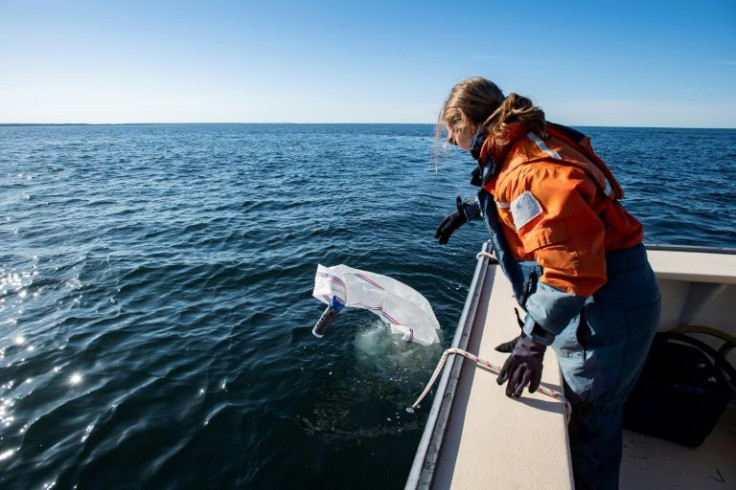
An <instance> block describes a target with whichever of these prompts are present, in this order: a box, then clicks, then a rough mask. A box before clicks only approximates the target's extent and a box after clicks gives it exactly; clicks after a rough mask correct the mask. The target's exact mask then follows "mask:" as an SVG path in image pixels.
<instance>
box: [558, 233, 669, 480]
mask: <svg viewBox="0 0 736 490" xmlns="http://www.w3.org/2000/svg"><path fill="white" fill-rule="evenodd" d="M606 264H607V273H608V281H607V282H606V284H605V285H604V286H603V287H602V288H601V289H600V290H598V291H597V292H596V293H595V294H594V295H593V297H592V298H591V299H590V300H588V301H587V302H586V304H585V306H584V308H583V311H582V312H581V314H580V315H579V316H577V317H575V318H573V320H572V321H571V322H570V323H569V324H568V326H567V327H566V328H565V329H564V330H563V331H562V332H561V333H560V334H559V335H558V336H557V338H556V339H555V342H554V343H553V344H552V348H553V349H554V350H555V352H557V355H558V358H559V362H560V368H561V369H562V375H563V378H564V381H565V394H566V396H567V398H568V399H569V401H570V403H571V404H572V419H571V421H570V425H569V427H568V432H569V437H570V451H571V456H572V463H573V475H574V478H575V486H576V488H578V489H585V488H596V489H597V488H605V489H609V488H610V489H617V488H618V481H619V466H620V464H621V451H622V431H623V429H622V425H621V424H622V422H621V419H622V411H623V404H624V402H625V401H626V397H627V396H628V395H629V394H630V393H631V390H632V389H633V387H634V384H635V383H636V381H637V379H638V377H639V374H640V373H641V370H642V367H643V366H644V361H645V359H646V356H647V353H648V351H649V346H650V345H651V343H652V339H653V338H654V333H655V331H656V328H657V324H658V323H659V312H660V293H659V288H658V286H657V282H656V279H655V277H654V273H653V272H652V269H651V267H650V266H649V262H648V260H647V255H646V250H645V248H644V246H643V245H638V246H635V247H632V248H629V249H625V250H620V251H615V252H611V253H609V254H607V255H606Z"/></svg>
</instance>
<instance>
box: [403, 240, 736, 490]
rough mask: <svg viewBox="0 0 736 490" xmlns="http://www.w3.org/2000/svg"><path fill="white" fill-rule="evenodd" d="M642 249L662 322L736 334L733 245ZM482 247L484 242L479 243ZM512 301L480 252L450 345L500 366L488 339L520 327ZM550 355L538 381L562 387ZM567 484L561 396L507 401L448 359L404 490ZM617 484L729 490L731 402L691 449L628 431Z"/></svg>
mask: <svg viewBox="0 0 736 490" xmlns="http://www.w3.org/2000/svg"><path fill="white" fill-rule="evenodd" d="M647 248H648V254H649V258H650V262H651V264H652V267H653V269H654V271H655V274H656V275H657V279H658V282H659V285H660V289H661V290H662V298H663V308H662V318H661V321H660V326H659V329H660V330H670V329H672V328H674V327H678V326H682V325H698V326H707V327H711V328H715V329H718V330H720V331H722V332H725V333H726V334H728V335H731V336H733V335H736V323H735V322H734V318H736V315H735V314H734V313H736V310H735V309H734V307H733V305H736V251H734V250H722V249H706V248H700V247H697V248H696V247H656V246H651V247H647ZM488 249H489V245H488V244H487V243H486V244H485V245H484V247H483V251H485V252H488V251H489V250H488ZM515 306H516V303H515V301H514V299H513V295H512V292H511V286H510V284H509V283H508V280H507V279H506V278H505V276H504V275H503V273H502V272H501V270H500V268H499V267H498V265H497V264H495V261H494V260H493V259H489V258H488V256H487V255H481V256H479V258H478V262H477V264H476V269H475V274H474V277H473V281H472V283H471V286H470V291H469V293H468V298H467V300H466V302H465V307H464V309H463V313H462V315H461V318H460V321H459V322H458V326H457V330H456V332H455V336H454V339H453V343H452V347H457V348H460V349H465V350H468V351H469V352H471V353H473V354H477V355H478V356H479V357H481V358H483V359H487V360H488V361H490V362H491V363H493V364H496V365H502V364H503V361H504V359H505V357H506V354H501V353H499V352H496V351H495V350H494V347H495V346H496V345H497V344H499V343H501V342H505V341H507V340H510V339H512V338H513V337H515V336H516V335H518V332H519V327H518V325H517V321H516V317H515V315H514V310H513V309H514V307H515ZM701 340H704V341H706V342H709V343H711V342H712V339H710V338H709V339H706V338H705V337H702V338H701ZM716 345H717V344H716ZM550 354H551V351H550V353H548V355H547V356H546V357H545V365H544V373H543V379H542V383H543V385H545V386H547V387H549V388H552V389H555V390H558V391H563V390H562V378H561V374H560V371H559V367H558V364H557V359H556V357H555V356H554V355H550ZM731 361H732V363H733V353H732V356H731ZM573 487H574V484H573V481H572V471H571V462H570V455H569V445H568V440H567V429H566V420H565V415H564V407H563V404H562V403H560V402H559V401H556V400H553V399H551V398H549V397H546V396H544V395H542V394H540V393H534V394H529V393H528V392H525V393H524V395H523V396H522V398H520V399H518V400H513V399H509V398H507V397H506V396H505V394H504V390H503V389H502V388H501V387H499V386H498V385H497V384H496V382H495V375H494V374H493V373H490V372H488V371H486V370H484V369H481V368H477V367H476V366H475V364H474V363H472V362H470V361H467V360H466V361H463V358H461V357H459V356H453V357H450V360H449V361H448V363H447V364H446V365H445V368H444V370H443V373H442V377H441V378H440V383H439V385H438V387H437V391H436V395H435V398H434V401H433V403H432V406H431V408H430V413H429V416H428V420H427V425H426V427H425V430H424V433H423V435H422V439H421V441H420V444H419V447H418V450H417V453H416V456H415V459H414V464H413V465H412V468H411V470H410V473H409V477H408V479H407V483H406V488H407V489H414V488H440V489H444V488H453V489H475V488H478V489H480V488H483V489H489V488H503V489H506V488H530V489H531V488H547V489H557V488H559V489H569V488H573ZM620 487H621V488H627V489H628V488H634V489H636V488H698V489H701V488H703V489H707V488H711V487H712V488H720V489H723V488H736V410H734V407H733V404H732V405H731V406H730V407H729V409H727V410H726V413H725V414H724V415H723V416H722V417H721V420H720V421H719V424H718V426H717V427H716V429H715V430H714V432H713V433H712V434H711V435H710V436H709V437H708V438H707V439H706V442H705V443H704V444H703V445H702V446H700V447H698V448H695V449H692V448H687V447H684V446H679V445H677V444H675V443H671V442H668V441H665V440H661V439H656V438H654V437H649V436H645V435H641V434H635V433H632V432H628V431H626V433H625V436H624V456H623V460H622V465H621V482H620Z"/></svg>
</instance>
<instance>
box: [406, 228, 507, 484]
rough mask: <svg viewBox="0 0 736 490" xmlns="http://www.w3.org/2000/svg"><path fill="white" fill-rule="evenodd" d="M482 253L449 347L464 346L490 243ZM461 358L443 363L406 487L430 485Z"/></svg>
mask: <svg viewBox="0 0 736 490" xmlns="http://www.w3.org/2000/svg"><path fill="white" fill-rule="evenodd" d="M481 251H482V252H485V254H478V260H477V263H476V266H475V272H474V274H473V280H472V282H471V283H470V289H469V290H468V296H467V298H466V300H465V306H464V307H463V312H462V315H461V316H460V320H459V321H458V323H457V327H456V329H455V335H454V337H453V340H452V345H451V347H455V348H459V349H465V348H466V347H467V344H468V340H469V338H470V333H471V330H472V324H473V320H474V318H475V313H476V311H477V309H478V302H479V300H480V291H481V290H482V288H483V282H484V279H485V276H486V273H487V271H488V267H489V266H490V265H491V264H493V263H494V260H493V259H491V258H489V255H488V254H489V253H490V251H491V245H490V242H485V243H484V244H483V247H482V249H481ZM462 360H463V358H462V357H460V356H453V357H450V358H449V359H448V361H447V363H446V364H445V367H444V369H443V371H442V376H441V377H440V381H439V384H438V386H437V391H436V392H435V397H434V401H433V402H432V407H431V409H430V412H429V415H428V417H427V422H426V424H425V427H424V432H423V434H422V438H421V440H420V441H419V446H418V448H417V452H416V454H415V456H414V462H413V464H412V467H411V470H410V471H409V476H408V478H407V481H406V486H405V489H406V490H413V489H417V488H421V489H425V488H429V487H430V486H431V484H432V479H433V476H434V468H435V465H436V462H437V456H438V454H439V451H440V449H441V443H442V438H443V436H444V432H445V429H446V426H447V422H448V420H449V416H450V409H451V406H452V402H453V399H454V396H455V388H456V385H457V382H458V379H459V377H460V369H461V367H462Z"/></svg>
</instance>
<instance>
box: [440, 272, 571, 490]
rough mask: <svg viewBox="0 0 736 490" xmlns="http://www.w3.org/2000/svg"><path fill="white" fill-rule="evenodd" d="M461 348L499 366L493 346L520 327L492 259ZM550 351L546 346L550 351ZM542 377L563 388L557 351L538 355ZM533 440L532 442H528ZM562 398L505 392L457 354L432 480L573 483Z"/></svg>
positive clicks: (461, 484) (489, 484)
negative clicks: (457, 376)
mask: <svg viewBox="0 0 736 490" xmlns="http://www.w3.org/2000/svg"><path fill="white" fill-rule="evenodd" d="M483 289H484V290H487V291H490V294H489V295H484V294H481V297H482V298H484V300H485V301H484V300H481V302H480V303H479V305H478V311H477V314H476V317H475V322H476V323H477V324H476V325H474V328H473V334H472V335H471V336H470V339H469V342H468V346H467V349H466V350H468V351H469V352H472V353H474V354H477V355H478V356H479V357H481V358H482V359H486V360H488V361H490V362H491V363H492V364H494V365H498V366H502V365H503V363H504V361H505V359H506V357H507V356H508V354H502V353H500V352H496V351H495V350H494V347H495V346H496V345H498V344H500V343H502V342H506V341H508V340H511V339H513V338H514V337H516V336H517V335H519V325H518V323H517V321H516V316H515V315H514V310H513V306H514V305H515V302H514V301H513V293H512V291H511V285H510V284H509V282H508V280H507V279H506V277H505V276H504V275H503V273H502V272H501V269H500V268H498V266H491V267H490V268H489V269H488V270H487V272H486V278H485V281H484V285H483ZM550 352H552V351H550ZM542 383H543V384H544V385H545V386H547V387H548V388H552V389H554V390H557V391H559V392H562V376H561V374H560V369H559V365H558V364H557V358H556V356H555V355H554V354H553V355H547V356H545V360H544V371H543V377H542ZM532 444H533V445H532ZM567 447H568V444H567V425H566V421H565V413H564V405H563V404H562V403H561V402H559V401H557V400H554V399H552V398H550V397H548V396H545V395H542V394H541V393H539V392H537V393H533V394H530V393H529V392H528V391H526V390H525V391H524V394H523V395H522V397H521V398H519V399H511V398H508V397H507V396H506V394H505V387H504V386H499V385H498V384H497V383H496V375H495V374H494V373H491V372H489V371H486V370H484V369H482V368H477V367H476V366H475V364H474V363H473V362H471V361H469V360H464V361H463V368H462V372H461V377H460V381H459V383H458V387H457V391H456V394H455V403H454V405H453V412H452V417H451V418H450V421H449V423H448V426H447V432H446V435H445V440H444V443H443V447H442V451H441V454H440V457H439V463H438V466H437V471H436V475H435V480H434V483H433V487H435V488H463V489H472V488H477V489H489V488H503V489H507V488H545V489H569V488H572V475H571V473H570V456H569V451H568V450H567Z"/></svg>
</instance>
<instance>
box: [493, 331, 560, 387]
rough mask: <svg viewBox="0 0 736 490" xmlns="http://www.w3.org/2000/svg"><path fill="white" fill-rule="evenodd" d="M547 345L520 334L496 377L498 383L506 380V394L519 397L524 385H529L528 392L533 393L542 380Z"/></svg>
mask: <svg viewBox="0 0 736 490" xmlns="http://www.w3.org/2000/svg"><path fill="white" fill-rule="evenodd" d="M546 350H547V347H546V346H544V345H542V344H538V343H536V342H534V341H533V340H532V339H530V338H529V337H525V336H521V337H520V338H519V340H518V341H517V342H516V345H515V346H514V350H513V351H512V352H511V355H510V356H509V358H508V359H506V362H505V363H504V365H503V368H501V372H500V373H499V375H498V378H496V382H497V383H498V384H500V385H502V384H504V383H505V382H506V380H508V384H507V385H506V396H512V397H514V398H519V397H520V396H521V393H522V392H523V391H524V387H525V386H526V385H527V384H528V385H529V393H534V392H535V391H537V388H539V383H541V381H542V360H543V359H544V351H546Z"/></svg>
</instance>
